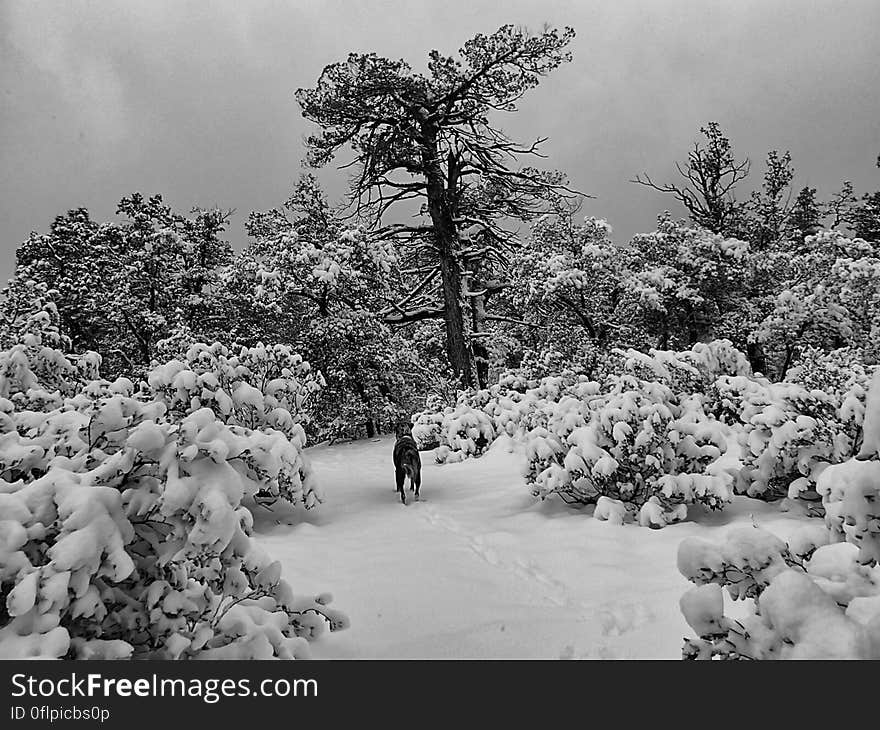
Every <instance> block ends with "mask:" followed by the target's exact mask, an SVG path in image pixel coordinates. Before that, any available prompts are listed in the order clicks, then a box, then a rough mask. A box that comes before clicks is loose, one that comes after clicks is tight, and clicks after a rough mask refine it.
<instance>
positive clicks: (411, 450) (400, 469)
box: [394, 435, 422, 504]
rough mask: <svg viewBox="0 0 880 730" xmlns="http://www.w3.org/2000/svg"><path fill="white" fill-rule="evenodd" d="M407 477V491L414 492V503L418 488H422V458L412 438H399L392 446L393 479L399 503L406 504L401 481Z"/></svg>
mask: <svg viewBox="0 0 880 730" xmlns="http://www.w3.org/2000/svg"><path fill="white" fill-rule="evenodd" d="M406 477H409V491H411V492H412V491H413V490H415V493H416V501H418V499H419V487H421V486H422V457H421V456H419V448H418V446H416V442H415V439H414V438H413V437H412V436H409V435H405V436H399V437H398V439H397V442H396V443H395V444H394V479H395V481H396V484H397V486H396V487H395V490H396V491H398V492H400V501H401V502H403V503H404V504H406V495H405V494H404V491H403V481H404V479H405V478H406Z"/></svg>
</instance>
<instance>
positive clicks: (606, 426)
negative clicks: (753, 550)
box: [526, 375, 736, 527]
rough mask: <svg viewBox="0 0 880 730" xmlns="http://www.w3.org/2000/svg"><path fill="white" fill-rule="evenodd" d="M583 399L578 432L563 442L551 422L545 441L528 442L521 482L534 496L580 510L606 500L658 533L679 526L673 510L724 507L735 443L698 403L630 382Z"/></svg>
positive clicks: (622, 379)
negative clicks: (693, 506) (556, 499)
mask: <svg viewBox="0 0 880 730" xmlns="http://www.w3.org/2000/svg"><path fill="white" fill-rule="evenodd" d="M584 395H585V397H586V398H588V401H587V404H588V407H587V408H586V409H581V410H580V411H579V413H578V416H579V417H580V418H583V419H584V420H586V423H585V424H584V425H580V426H578V427H576V428H574V429H573V430H572V431H571V432H570V433H569V434H567V435H566V436H564V437H560V435H561V434H560V435H557V434H556V433H554V432H553V430H551V429H552V428H553V427H554V425H555V424H553V423H552V422H551V424H550V426H551V428H548V429H547V430H546V431H547V433H541V431H540V430H534V431H532V432H531V433H530V434H529V436H530V440H529V443H528V445H527V458H528V461H529V464H528V465H527V468H526V475H527V480H528V481H529V482H531V483H532V485H533V491H534V494H535V495H536V496H539V497H541V498H546V497H548V496H550V495H551V494H557V495H559V496H560V497H561V498H562V499H564V500H565V501H567V502H580V503H594V502H597V500H598V499H599V498H600V497H602V496H606V497H611V498H612V499H615V500H620V501H621V502H624V503H626V504H628V505H630V508H631V509H633V510H639V511H640V515H639V521H640V522H641V523H642V524H650V525H654V526H658V527H660V526H663V525H664V524H666V523H667V522H670V521H675V520H677V519H681V518H682V517H683V516H684V515H685V511H684V510H682V509H680V507H679V506H680V505H685V504H691V503H694V502H701V503H703V504H706V505H708V506H710V507H713V508H719V507H721V506H723V504H725V503H726V502H728V501H730V499H731V498H732V496H733V479H734V469H735V466H736V460H735V455H736V441H735V439H734V438H733V437H732V434H731V433H730V431H729V429H727V428H726V427H725V426H724V424H722V423H720V422H718V421H716V420H714V419H712V418H709V417H707V416H706V414H705V413H704V412H703V409H702V404H701V401H700V398H699V396H691V397H688V398H682V399H680V398H678V397H677V396H676V395H675V394H674V393H673V392H672V390H671V389H670V388H669V387H668V386H666V385H664V384H662V383H658V382H649V381H644V380H640V379H638V378H636V377H634V376H632V375H621V376H619V377H617V378H613V379H611V383H610V389H609V390H608V391H607V392H600V391H599V390H598V388H597V387H595V388H594V389H593V391H592V393H591V394H590V395H589V396H587V395H586V393H585V394H584ZM561 403H562V402H561ZM573 412H577V411H573ZM568 423H571V418H569V419H567V421H565V420H564V421H563V422H562V425H563V428H564V426H565V425H567V424H568ZM562 433H564V431H562Z"/></svg>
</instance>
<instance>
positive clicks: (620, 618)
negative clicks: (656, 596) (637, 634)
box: [596, 603, 654, 636]
mask: <svg viewBox="0 0 880 730" xmlns="http://www.w3.org/2000/svg"><path fill="white" fill-rule="evenodd" d="M596 616H597V617H598V619H599V622H600V624H601V626H602V633H603V634H604V635H605V636H621V635H623V634H626V633H629V632H630V631H634V630H636V629H638V628H640V627H641V626H644V625H645V624H646V623H648V622H649V621H651V619H653V618H654V615H653V614H652V613H651V611H650V609H648V607H647V606H646V605H645V604H644V603H632V604H627V605H623V606H609V607H606V608H602V609H600V610H599V611H598V613H597V614H596Z"/></svg>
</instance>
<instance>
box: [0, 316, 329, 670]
mask: <svg viewBox="0 0 880 730" xmlns="http://www.w3.org/2000/svg"><path fill="white" fill-rule="evenodd" d="M52 339H53V330H52V329H51V327H50V328H49V329H48V332H47V340H48V341H47V342H46V343H44V342H43V337H42V335H41V334H40V333H32V334H31V335H26V336H25V338H24V340H25V341H24V342H23V343H21V344H18V345H14V346H13V347H12V348H11V349H8V350H5V351H3V352H2V353H0V363H2V366H0V597H2V600H3V604H4V607H5V608H4V611H0V656H3V657H48V658H59V657H68V658H170V659H179V658H192V657H200V658H227V657H228V658H270V657H279V658H292V657H301V656H306V655H307V640H308V639H310V638H313V637H314V636H316V635H318V634H319V633H320V632H321V631H323V630H324V628H325V627H326V625H327V624H328V623H329V625H330V629H331V630H335V629H340V628H344V627H345V626H346V625H347V619H346V617H345V616H344V615H343V614H341V613H339V612H337V611H335V610H334V609H331V608H328V606H327V603H328V602H329V601H330V597H329V596H328V595H325V594H322V595H319V596H317V597H314V598H311V597H297V596H295V595H294V594H293V593H292V591H291V589H290V586H289V585H288V584H287V583H286V582H285V581H284V580H282V579H281V576H280V572H281V570H280V564H279V563H277V562H272V561H271V560H270V559H269V557H268V556H267V555H265V553H264V552H263V551H262V550H261V549H260V548H259V547H258V546H257V545H256V544H255V543H254V542H253V541H252V540H251V538H250V537H249V534H250V530H251V526H252V517H251V513H250V511H249V510H248V509H247V508H246V507H244V506H243V505H242V500H243V499H244V498H245V497H247V496H253V495H256V494H257V493H260V492H265V493H270V494H279V493H286V494H290V495H295V494H296V495H302V496H301V497H300V498H302V499H306V500H308V499H309V498H308V497H307V496H305V495H303V488H302V484H301V483H300V478H299V474H300V471H301V469H302V455H301V453H300V450H301V447H300V445H298V444H297V443H295V442H294V441H292V440H290V439H288V438H287V437H286V436H285V435H284V434H283V433H281V432H280V431H276V430H274V429H268V428H266V429H265V430H252V429H249V428H245V427H243V426H240V425H228V424H226V423H224V422H222V421H221V420H219V419H218V418H217V415H216V414H215V413H214V412H213V411H212V410H211V409H210V408H207V407H198V408H196V407H192V409H191V412H189V413H186V414H185V415H183V414H177V415H175V416H173V417H171V416H169V412H168V405H167V404H166V402H164V401H163V400H161V399H158V400H157V399H147V398H145V397H144V395H143V394H142V393H137V392H136V390H135V387H134V385H133V384H132V383H131V381H129V380H126V379H124V378H123V379H119V380H117V381H115V382H113V383H109V382H107V381H103V380H99V379H93V376H94V375H96V373H95V372H94V370H95V362H94V358H81V359H80V360H79V361H78V362H77V360H76V359H73V358H68V357H67V356H65V355H64V354H63V353H62V352H60V351H59V350H57V349H55V348H54V347H52V344H51V340H52ZM38 374H40V375H39V377H38ZM59 383H65V384H67V388H66V390H65V391H63V392H62V391H60V390H57V389H56V390H51V391H50V390H48V388H55V386H56V385H57V384H59ZM47 384H48V385H47Z"/></svg>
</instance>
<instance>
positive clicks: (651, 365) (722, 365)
mask: <svg viewBox="0 0 880 730" xmlns="http://www.w3.org/2000/svg"><path fill="white" fill-rule="evenodd" d="M616 352H617V353H618V354H619V355H620V356H621V357H623V359H624V365H623V366H624V369H625V370H626V371H627V372H630V373H633V374H634V375H636V376H638V377H640V378H642V379H644V380H652V381H658V382H661V383H665V384H666V385H668V386H669V387H670V388H671V389H672V390H673V391H674V392H676V393H688V394H690V393H707V392H710V393H711V391H712V387H713V385H714V384H715V381H716V380H717V379H718V378H720V377H722V376H733V377H739V376H745V377H748V376H751V374H752V368H751V366H750V365H749V361H748V358H747V357H746V356H745V355H744V354H743V353H742V352H740V351H739V350H737V349H736V348H735V347H734V346H733V343H732V342H730V340H712V341H711V342H698V343H696V344H694V345H693V346H692V347H691V348H690V349H689V350H682V351H680V352H675V351H673V350H656V349H654V348H652V349H650V350H649V351H648V353H647V354H645V353H643V352H639V351H638V350H633V349H630V350H626V351H624V350H616Z"/></svg>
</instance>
